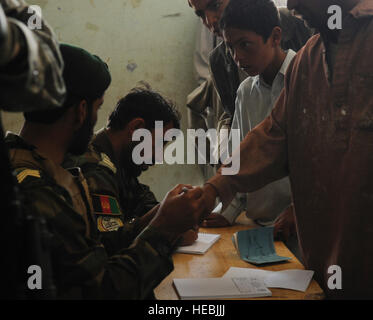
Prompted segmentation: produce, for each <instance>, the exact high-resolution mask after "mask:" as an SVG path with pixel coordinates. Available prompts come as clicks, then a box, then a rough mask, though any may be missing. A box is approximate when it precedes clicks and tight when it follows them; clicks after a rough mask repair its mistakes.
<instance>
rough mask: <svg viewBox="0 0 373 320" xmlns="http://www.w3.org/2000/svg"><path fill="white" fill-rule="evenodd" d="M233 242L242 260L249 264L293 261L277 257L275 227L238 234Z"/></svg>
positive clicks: (234, 236)
mask: <svg viewBox="0 0 373 320" xmlns="http://www.w3.org/2000/svg"><path fill="white" fill-rule="evenodd" d="M232 241H233V244H234V246H235V247H236V249H237V251H238V254H239V255H240V257H241V259H242V260H245V261H247V262H249V263H253V264H258V265H259V264H265V263H276V262H282V261H287V260H290V259H291V258H289V257H281V256H279V255H277V253H276V250H275V245H274V242H273V227H265V228H257V229H249V230H244V231H239V232H236V233H235V234H234V235H233V236H232Z"/></svg>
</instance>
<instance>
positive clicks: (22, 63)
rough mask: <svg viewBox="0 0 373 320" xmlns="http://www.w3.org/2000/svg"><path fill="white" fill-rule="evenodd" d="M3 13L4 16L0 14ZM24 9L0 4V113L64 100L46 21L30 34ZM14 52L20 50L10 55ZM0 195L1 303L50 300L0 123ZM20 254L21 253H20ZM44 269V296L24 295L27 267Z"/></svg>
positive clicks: (43, 256) (34, 228)
mask: <svg viewBox="0 0 373 320" xmlns="http://www.w3.org/2000/svg"><path fill="white" fill-rule="evenodd" d="M3 10H4V11H5V13H4V12H3ZM27 11H28V6H27V5H26V3H25V1H22V0H0V109H3V110H7V111H31V110H40V109H43V108H44V109H45V108H52V107H53V108H54V107H58V106H60V105H61V104H62V103H63V101H64V98H65V84H64V82H63V78H62V69H63V62H62V58H61V54H60V51H59V48H58V43H57V41H56V38H55V36H54V34H53V32H52V30H51V29H50V28H49V27H48V25H47V24H46V23H45V21H43V20H42V29H41V30H33V31H31V30H30V29H28V28H27V27H26V24H25V23H26V22H27V21H28V20H29V18H30V16H31V15H32V14H28V13H27ZM15 48H19V51H18V54H17V56H16V57H15V58H14V59H12V60H9V58H10V57H13V56H14V52H15ZM0 173H1V177H2V179H1V183H0V194H1V196H2V198H3V199H4V201H3V203H2V211H3V213H4V214H3V215H2V223H1V226H0V242H1V243H6V244H7V245H5V246H4V247H3V250H2V256H3V258H4V259H3V260H2V263H1V267H0V269H1V270H0V273H1V274H4V275H5V274H6V277H4V279H3V280H2V286H1V290H0V297H1V299H24V298H29V299H33V298H37V299H41V298H53V297H54V296H55V295H54V286H53V282H52V281H49V280H48V278H49V276H50V275H51V272H50V269H49V268H48V266H49V265H50V263H49V253H48V248H47V247H46V246H45V243H46V240H47V239H46V238H47V236H48V231H47V228H46V227H45V225H44V224H43V220H42V219H39V218H36V217H35V216H33V215H26V214H24V213H23V212H22V210H21V201H22V197H21V196H22V195H21V194H20V193H19V192H18V188H17V186H16V180H15V177H14V175H13V173H12V170H11V166H10V163H9V157H8V150H7V148H6V146H5V143H4V132H3V128H2V124H1V118H0ZM20 252H22V254H20ZM34 264H35V265H40V266H41V267H42V268H43V287H44V290H42V291H43V292H40V291H39V290H33V291H31V290H28V288H26V283H27V278H26V277H27V273H26V271H27V268H28V266H30V265H34Z"/></svg>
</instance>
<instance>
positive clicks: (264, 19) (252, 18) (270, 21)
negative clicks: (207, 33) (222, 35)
mask: <svg viewBox="0 0 373 320" xmlns="http://www.w3.org/2000/svg"><path fill="white" fill-rule="evenodd" d="M275 27H281V23H280V16H279V13H278V10H277V7H276V5H275V4H274V2H273V1H272V0H230V1H229V3H228V5H227V7H226V8H225V10H224V13H223V16H222V18H221V20H220V29H221V30H226V29H227V28H235V29H241V30H248V31H252V32H255V33H256V34H258V35H260V36H262V37H263V40H264V42H267V40H268V38H269V37H270V36H271V34H272V31H273V29H274V28H275Z"/></svg>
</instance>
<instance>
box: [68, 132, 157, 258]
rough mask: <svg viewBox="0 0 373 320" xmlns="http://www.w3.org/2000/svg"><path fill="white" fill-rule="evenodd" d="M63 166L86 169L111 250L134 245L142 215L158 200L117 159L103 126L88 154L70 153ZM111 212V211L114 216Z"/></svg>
mask: <svg viewBox="0 0 373 320" xmlns="http://www.w3.org/2000/svg"><path fill="white" fill-rule="evenodd" d="M63 167H65V168H67V167H80V168H81V169H82V172H83V174H84V176H85V178H86V179H87V181H88V185H89V189H90V192H91V195H92V199H93V205H94V212H95V215H96V219H97V228H98V230H99V231H100V232H101V233H102V242H103V244H104V245H105V248H106V249H107V250H108V252H111V253H115V251H116V250H118V244H121V243H127V244H128V245H130V243H131V242H132V240H133V239H134V238H135V237H136V235H137V234H138V233H139V232H140V230H139V219H138V217H141V216H143V215H144V214H145V213H147V212H148V211H149V210H151V209H152V208H154V207H155V206H156V205H157V204H158V201H157V200H156V198H155V196H154V194H153V193H152V192H151V191H150V189H149V187H148V186H145V185H143V184H141V183H140V182H139V181H138V179H137V178H135V177H130V176H128V174H126V168H123V167H121V166H120V164H119V163H118V162H117V161H116V159H115V156H114V151H113V149H112V145H111V142H110V140H109V138H108V137H107V134H106V131H105V130H104V129H102V130H100V131H99V132H98V133H97V135H96V136H95V137H94V138H93V139H92V142H91V145H90V146H89V149H88V151H87V152H86V153H85V154H84V155H82V156H71V155H69V156H68V157H67V158H66V160H65V161H64V163H63ZM108 200H109V201H108ZM105 202H111V203H112V205H111V207H109V206H107V209H106V213H105V214H103V211H105V208H104V207H105V205H102V204H103V203H105ZM108 211H111V216H110V217H109V216H108ZM104 218H105V219H106V221H105V223H103V219H104Z"/></svg>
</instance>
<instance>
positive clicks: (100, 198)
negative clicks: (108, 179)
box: [92, 194, 122, 216]
mask: <svg viewBox="0 0 373 320" xmlns="http://www.w3.org/2000/svg"><path fill="white" fill-rule="evenodd" d="M92 202H93V210H94V213H95V214H102V215H111V216H120V215H122V212H121V210H120V206H119V203H118V200H117V199H116V198H114V197H111V196H108V195H102V194H92Z"/></svg>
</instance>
